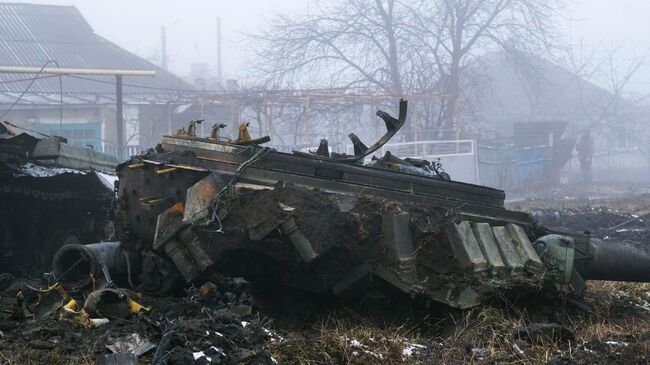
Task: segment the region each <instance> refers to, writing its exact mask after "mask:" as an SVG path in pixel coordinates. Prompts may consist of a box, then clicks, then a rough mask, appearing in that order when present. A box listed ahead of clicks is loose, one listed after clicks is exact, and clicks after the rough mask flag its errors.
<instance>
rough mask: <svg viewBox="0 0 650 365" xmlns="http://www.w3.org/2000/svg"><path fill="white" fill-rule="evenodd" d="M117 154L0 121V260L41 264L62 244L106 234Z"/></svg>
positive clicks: (8, 264)
mask: <svg viewBox="0 0 650 365" xmlns="http://www.w3.org/2000/svg"><path fill="white" fill-rule="evenodd" d="M116 165H117V160H116V159H115V158H114V157H112V156H109V155H106V154H103V153H98V152H96V151H93V150H92V149H90V148H79V147H75V146H71V145H68V144H66V143H65V141H64V140H62V139H60V138H58V137H49V136H47V137H44V138H36V137H33V136H31V135H29V134H27V133H16V132H14V131H13V130H12V129H11V128H10V127H9V126H8V125H7V124H0V199H2V202H3V206H4V209H2V212H0V266H1V267H3V269H5V270H6V271H9V272H16V271H18V270H22V269H29V268H31V267H33V268H44V267H48V266H49V265H50V264H51V262H52V261H51V260H52V256H53V255H54V253H55V252H56V251H57V250H58V249H59V248H60V247H61V246H62V245H65V244H79V243H82V242H96V241H98V240H101V239H104V238H105V237H106V229H107V228H110V224H109V223H108V217H109V214H110V207H111V201H112V200H113V196H114V195H113V191H114V186H113V185H114V183H113V181H114V175H113V173H112V172H111V171H112V170H113V169H114V167H115V166H116Z"/></svg>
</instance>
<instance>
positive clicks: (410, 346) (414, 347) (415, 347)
mask: <svg viewBox="0 0 650 365" xmlns="http://www.w3.org/2000/svg"><path fill="white" fill-rule="evenodd" d="M405 345H406V347H404V349H402V356H406V357H411V356H413V353H416V352H418V351H419V350H424V349H426V348H427V347H426V346H424V345H420V344H417V343H409V342H407V343H405Z"/></svg>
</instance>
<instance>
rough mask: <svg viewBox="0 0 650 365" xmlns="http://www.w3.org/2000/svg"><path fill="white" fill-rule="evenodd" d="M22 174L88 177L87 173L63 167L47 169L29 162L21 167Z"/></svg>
mask: <svg viewBox="0 0 650 365" xmlns="http://www.w3.org/2000/svg"><path fill="white" fill-rule="evenodd" d="M20 168H21V172H22V173H24V174H27V175H30V176H33V177H51V176H56V175H61V174H77V175H86V173H85V172H83V171H80V170H75V169H67V168H62V167H45V166H39V165H35V164H33V163H31V162H28V163H26V164H24V165H22V166H21V167H20Z"/></svg>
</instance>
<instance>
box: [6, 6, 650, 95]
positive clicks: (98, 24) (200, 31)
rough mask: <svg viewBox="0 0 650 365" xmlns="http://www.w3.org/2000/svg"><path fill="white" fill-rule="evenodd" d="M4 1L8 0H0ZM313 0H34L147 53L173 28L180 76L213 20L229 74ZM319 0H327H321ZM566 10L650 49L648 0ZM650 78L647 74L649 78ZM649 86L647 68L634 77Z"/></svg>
mask: <svg viewBox="0 0 650 365" xmlns="http://www.w3.org/2000/svg"><path fill="white" fill-rule="evenodd" d="M0 1H4V0H0ZM310 1H312V0H34V1H27V2H33V3H44V4H58V5H75V6H77V7H78V8H79V10H80V11H81V12H82V13H83V15H84V16H85V17H86V19H87V20H88V21H89V22H90V24H91V25H92V27H93V28H94V29H95V32H96V33H97V34H99V35H101V36H103V37H105V38H108V39H109V40H111V41H113V42H115V43H117V44H118V45H120V46H122V47H124V48H126V49H128V50H130V51H132V52H135V53H137V54H139V55H141V56H144V57H146V58H150V59H151V58H153V57H154V56H156V55H158V52H159V49H160V27H161V26H163V25H165V26H167V27H168V31H167V38H168V52H169V59H170V69H171V70H172V71H173V72H175V73H178V74H180V75H185V74H187V73H188V72H189V68H190V64H191V63H192V62H207V63H210V64H214V63H215V61H214V60H215V57H216V41H215V38H216V18H217V17H218V16H220V17H221V22H222V35H223V40H224V45H223V62H224V76H225V77H237V76H238V74H241V72H242V70H243V69H244V66H245V65H244V64H245V61H246V59H247V55H248V54H249V53H248V52H247V49H246V45H245V43H243V42H242V39H243V36H242V35H241V33H242V32H244V31H255V30H257V29H259V27H260V26H261V25H262V24H263V23H264V19H265V17H266V18H268V17H270V16H271V15H272V14H277V13H292V12H296V11H301V10H304V8H306V7H307V6H308V5H307V4H308V3H309V2H310ZM321 1H322V0H321ZM567 10H568V14H567V17H568V18H570V19H571V21H567V22H566V24H565V26H566V28H565V29H566V30H565V32H564V33H565V35H566V37H567V39H572V40H573V41H575V42H577V41H582V42H583V44H584V45H585V46H586V47H587V48H589V47H595V46H597V45H603V46H605V47H608V46H613V45H620V46H621V48H622V51H623V52H624V53H625V54H627V55H632V54H634V53H643V52H644V51H645V50H647V49H648V48H650V1H648V0H579V1H575V2H573V3H572V4H571V5H570V6H569V8H568V9H567ZM646 76H647V77H646ZM634 81H635V85H636V86H637V87H635V89H637V88H641V87H644V88H645V87H646V86H647V87H648V88H650V68H649V70H646V71H644V72H642V73H640V74H639V76H638V77H636V78H635V80H634Z"/></svg>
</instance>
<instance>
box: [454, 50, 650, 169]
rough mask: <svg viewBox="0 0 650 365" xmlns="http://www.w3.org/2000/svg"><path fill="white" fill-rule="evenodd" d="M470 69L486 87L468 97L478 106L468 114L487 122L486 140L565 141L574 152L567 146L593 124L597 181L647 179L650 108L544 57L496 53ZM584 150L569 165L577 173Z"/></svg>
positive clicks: (477, 121) (476, 120)
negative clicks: (631, 178)
mask: <svg viewBox="0 0 650 365" xmlns="http://www.w3.org/2000/svg"><path fill="white" fill-rule="evenodd" d="M470 67H472V68H473V69H474V70H476V73H470V74H473V75H474V77H475V78H476V79H477V80H480V82H481V83H482V85H481V86H480V87H476V88H475V90H480V92H478V93H477V92H475V93H474V95H473V97H472V99H471V100H466V102H468V103H467V104H471V106H472V107H471V108H466V109H468V110H469V109H471V110H472V112H471V115H470V113H466V114H465V117H466V118H468V119H471V121H472V124H474V125H479V126H480V132H479V133H478V138H479V143H481V140H482V143H483V144H490V143H494V141H497V143H501V142H499V141H504V140H509V141H510V142H511V143H512V145H513V146H515V147H536V146H540V145H548V146H553V145H555V144H557V143H558V142H560V141H562V142H564V143H563V145H562V149H563V153H566V152H569V153H570V152H571V146H568V148H569V149H568V150H567V145H566V144H567V143H569V142H570V141H573V143H575V141H577V140H578V139H579V138H580V136H581V135H582V134H583V133H584V132H585V131H587V130H589V131H591V132H592V134H593V136H594V137H595V151H594V163H593V169H594V173H595V176H596V178H597V179H598V178H600V179H601V180H611V179H613V178H617V177H622V176H625V177H626V178H628V177H632V174H636V175H637V176H635V177H633V178H635V179H645V180H646V181H647V179H648V173H647V172H648V170H649V166H650V165H649V160H648V156H649V151H650V150H649V149H648V147H647V136H650V128H649V127H650V124H649V123H648V122H649V121H648V115H650V113H648V112H649V110H648V109H647V107H645V106H643V105H640V104H638V103H634V102H632V101H628V100H626V99H625V98H623V97H621V96H620V95H619V94H615V93H612V92H610V91H609V90H606V89H605V88H603V87H600V86H598V85H596V84H594V83H592V82H590V81H588V80H586V79H584V78H582V77H580V76H578V75H576V74H577V73H576V72H571V71H569V70H567V69H566V68H564V67H562V66H560V65H558V64H556V63H554V62H551V61H550V60H548V59H544V58H541V57H538V56H533V55H517V56H513V55H511V54H508V53H506V52H489V53H487V54H485V55H482V56H480V57H477V59H476V60H475V61H474V62H473V64H472V65H470ZM477 75H478V76H477ZM555 152H557V151H555ZM551 153H552V154H553V153H554V152H551ZM576 155H577V153H576V152H573V158H572V159H569V160H568V164H567V165H566V167H565V168H564V170H563V173H564V174H565V175H567V174H568V175H573V177H574V178H578V177H579V170H580V169H579V166H578V161H577V158H576ZM565 162H567V161H565ZM637 173H638V174H637Z"/></svg>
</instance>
